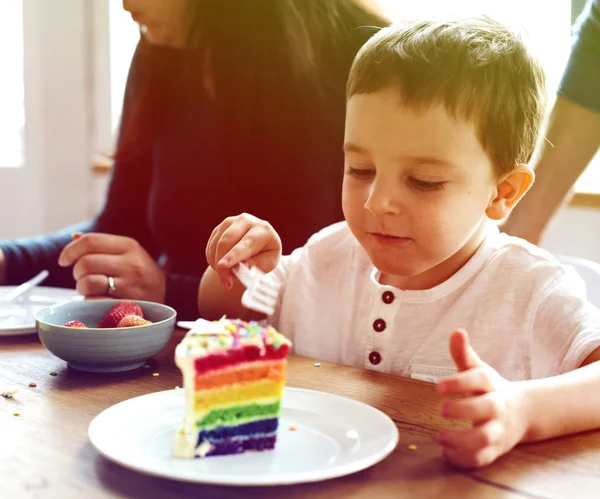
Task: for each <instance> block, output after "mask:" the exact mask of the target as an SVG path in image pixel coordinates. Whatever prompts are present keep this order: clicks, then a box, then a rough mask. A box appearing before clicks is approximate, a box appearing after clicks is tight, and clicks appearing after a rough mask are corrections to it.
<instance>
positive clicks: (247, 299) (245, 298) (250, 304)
mask: <svg viewBox="0 0 600 499" xmlns="http://www.w3.org/2000/svg"><path fill="white" fill-rule="evenodd" d="M246 293H248V292H247V291H246V292H244V294H243V295H242V305H244V306H245V307H247V308H250V309H252V310H256V311H257V312H262V313H263V314H266V315H273V312H274V311H275V309H274V307H272V306H269V305H266V304H262V303H260V302H258V301H256V300H253V299H252V297H251V296H250V295H249V294H246Z"/></svg>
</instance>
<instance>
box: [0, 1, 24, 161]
mask: <svg viewBox="0 0 600 499" xmlns="http://www.w3.org/2000/svg"><path fill="white" fill-rule="evenodd" d="M0 47H4V49H3V50H2V51H0V67H1V68H3V71H2V79H1V81H0V89H1V90H2V91H1V92H0V109H1V110H2V112H0V168H7V167H10V168H14V167H19V166H22V165H23V156H24V153H23V150H24V144H23V136H24V126H25V100H24V83H23V2H22V0H11V1H10V2H2V3H0ZM8 47H10V50H8V49H7V48H8Z"/></svg>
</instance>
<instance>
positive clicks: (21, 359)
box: [0, 331, 600, 499]
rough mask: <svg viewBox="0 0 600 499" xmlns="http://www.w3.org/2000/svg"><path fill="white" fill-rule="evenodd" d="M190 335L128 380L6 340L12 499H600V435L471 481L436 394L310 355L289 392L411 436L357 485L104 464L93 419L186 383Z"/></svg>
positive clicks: (2, 405)
mask: <svg viewBox="0 0 600 499" xmlns="http://www.w3.org/2000/svg"><path fill="white" fill-rule="evenodd" d="M182 335H183V331H176V333H175V335H174V337H173V340H172V341H171V343H170V344H169V345H168V347H167V348H165V349H164V350H163V352H161V354H160V355H158V356H157V357H155V358H154V359H152V360H151V361H150V362H149V364H150V366H151V367H150V368H146V369H143V368H141V369H138V370H136V371H133V372H129V373H119V374H91V373H84V372H78V371H75V370H72V369H69V368H67V367H66V364H65V363H64V362H63V361H61V360H60V359H58V358H56V357H54V356H53V355H51V354H50V353H49V352H47V351H46V350H45V349H44V347H43V346H42V345H41V344H40V343H39V341H38V339H37V336H35V335H31V336H21V337H13V338H4V339H0V390H2V389H4V388H6V387H10V386H20V387H21V389H20V391H19V392H18V393H17V394H16V395H15V397H14V398H12V399H3V398H1V397H0V436H1V441H0V479H1V482H0V497H2V498H6V499H20V498H29V497H32V498H57V499H58V498H61V499H62V498H67V499H68V498H85V499H92V498H106V497H132V498H133V497H143V498H173V497H202V498H203V499H204V498H206V499H210V498H242V497H244V498H247V497H249V498H279V497H281V496H282V494H285V497H286V499H288V498H289V499H292V498H299V497H310V498H320V497H327V498H363V497H365V498H385V497H394V498H399V497H402V498H404V497H414V498H426V497H436V498H437V497H460V498H477V499H480V498H496V497H509V498H513V497H515V498H516V497H556V498H564V497H569V498H575V497H596V498H597V497H600V432H593V433H588V434H585V435H577V436H573V437H569V438H562V439H557V440H554V441H551V442H544V443H540V444H532V445H527V446H521V447H519V448H517V449H515V450H514V451H513V452H511V453H510V454H509V455H508V456H505V457H503V458H502V459H500V460H499V461H497V462H496V463H494V464H493V465H492V466H489V467H488V468H486V469H484V470H480V471H476V472H464V471H460V470H456V469H453V468H452V467H450V466H449V465H447V464H446V463H445V462H444V461H443V460H442V458H441V457H440V456H441V454H440V449H439V447H438V446H437V444H436V443H435V442H434V435H435V434H436V431H437V430H438V429H440V428H441V427H448V426H450V425H451V423H448V422H446V421H444V420H443V419H441V418H440V417H439V415H438V408H439V402H440V401H439V398H438V396H437V395H436V394H435V392H434V390H433V387H432V386H431V385H428V384H426V383H421V382H417V381H411V380H408V379H403V378H397V377H393V376H388V375H382V374H377V373H373V372H369V371H364V370H360V369H354V368H349V367H345V366H339V365H334V364H328V363H326V362H321V366H320V367H315V366H314V362H315V361H314V360H310V359H304V358H299V357H292V358H290V362H289V371H288V372H289V376H288V378H289V379H288V385H289V386H294V387H303V388H312V389H315V390H322V391H326V392H332V393H337V394H340V395H345V396H348V397H351V398H354V399H357V400H360V401H362V402H365V403H367V404H370V405H372V406H374V407H377V408H379V409H381V410H382V411H384V412H385V413H387V414H388V415H389V416H390V417H391V418H392V419H393V420H394V421H395V423H396V424H397V426H398V429H399V431H400V443H399V445H398V447H397V448H396V450H395V451H394V452H393V453H392V455H390V456H389V457H388V458H387V459H385V460H384V461H383V462H381V463H379V464H377V465H375V466H373V467H372V468H370V469H367V470H365V471H362V472H359V473H356V474H354V475H351V476H348V477H343V478H339V479H335V480H330V481H326V482H321V483H314V484H304V485H298V486H287V487H283V488H282V487H256V488H229V487H220V486H219V487H217V486H206V485H196V484H189V483H180V482H176V481H170V480H165V479H161V478H155V477H150V476H145V475H142V474H138V473H135V472H133V471H129V470H127V469H124V468H121V467H120V466H118V465H116V464H113V463H112V462H110V461H108V460H106V459H104V458H103V457H102V456H100V455H99V454H98V452H96V450H95V449H94V447H92V445H91V444H90V443H89V441H88V437H87V429H88V425H89V423H90V421H91V420H92V419H93V418H94V416H96V415H97V414H98V413H99V412H101V411H102V410H104V409H106V408H107V407H110V406H111V405H113V404H115V403H117V402H120V401H122V400H125V399H128V398H131V397H135V396H137V395H142V394H145V393H151V392H154V391H159V390H165V389H171V388H174V387H175V386H176V385H179V384H180V383H181V381H180V379H181V378H180V375H179V371H178V370H177V368H176V367H175V365H174V363H173V352H174V348H175V345H176V344H177V343H178V342H179V341H180V339H181V337H182ZM51 372H55V373H56V376H51V375H50V374H49V373H51ZM152 373H159V376H157V377H155V376H152ZM32 381H33V382H35V383H36V384H37V386H36V387H34V388H33V387H28V384H29V383H30V382H32ZM15 411H18V412H19V413H20V415H19V416H15V415H14V412H15ZM409 445H416V446H417V448H416V450H410V449H409Z"/></svg>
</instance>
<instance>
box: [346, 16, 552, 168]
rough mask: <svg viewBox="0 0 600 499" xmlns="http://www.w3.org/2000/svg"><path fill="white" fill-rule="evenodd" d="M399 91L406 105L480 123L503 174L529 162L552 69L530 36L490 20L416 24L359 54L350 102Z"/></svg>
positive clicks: (385, 32)
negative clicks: (533, 50) (532, 49)
mask: <svg viewBox="0 0 600 499" xmlns="http://www.w3.org/2000/svg"><path fill="white" fill-rule="evenodd" d="M390 87H391V88H397V89H398V92H399V98H400V99H401V103H402V104H403V105H408V106H411V107H415V108H420V109H427V107H429V106H431V105H442V106H443V107H444V108H445V109H446V110H447V112H448V113H449V114H450V115H452V116H454V117H456V118H459V119H463V120H466V121H472V122H474V124H475V126H476V131H477V135H478V139H479V141H480V143H481V145H482V147H483V148H484V150H485V151H486V152H487V154H488V156H489V158H490V160H491V161H492V164H493V165H494V168H495V169H496V172H497V173H498V175H502V174H504V173H506V172H508V171H510V170H511V169H512V168H514V167H515V166H516V165H518V164H521V163H528V162H529V161H530V159H531V156H532V154H533V151H534V149H535V144H536V139H537V135H538V133H539V128H540V125H541V122H542V119H543V115H544V108H545V104H546V100H547V97H546V90H545V76H544V72H543V70H542V68H541V66H540V65H539V63H538V62H537V61H536V60H535V58H534V57H533V56H532V55H531V54H530V53H529V51H528V50H527V47H526V45H525V43H524V42H523V40H522V38H521V37H520V36H519V35H518V34H517V33H515V32H513V31H511V30H509V29H508V28H506V27H505V26H503V25H502V24H500V23H498V22H496V21H493V20H492V19H490V18H487V17H481V18H474V19H453V20H443V21H424V20H418V21H410V22H405V23H402V24H399V25H394V26H392V27H390V28H385V29H382V30H381V31H380V32H379V33H378V34H377V35H375V36H374V37H372V38H371V39H370V40H369V41H368V42H367V43H366V44H365V45H364V46H363V47H362V49H361V50H360V51H359V53H358V54H357V56H356V59H355V60H354V64H353V66H352V69H351V71H350V76H349V80H348V85H347V98H348V99H350V98H351V97H352V96H353V95H355V94H368V93H372V92H377V91H378V90H383V89H386V88H390Z"/></svg>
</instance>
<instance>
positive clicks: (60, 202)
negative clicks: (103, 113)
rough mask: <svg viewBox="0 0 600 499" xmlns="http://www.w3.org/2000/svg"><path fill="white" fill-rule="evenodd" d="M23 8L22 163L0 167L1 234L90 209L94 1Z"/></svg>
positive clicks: (43, 227) (44, 226)
mask: <svg viewBox="0 0 600 499" xmlns="http://www.w3.org/2000/svg"><path fill="white" fill-rule="evenodd" d="M23 7H24V9H23V19H24V82H25V123H26V125H25V164H24V165H23V166H22V167H19V168H10V169H9V168H0V238H14V237H19V236H25V235H31V234H36V233H40V232H46V231H51V230H54V229H57V228H60V227H62V226H65V225H68V224H71V223H73V222H76V221H78V220H82V219H85V218H87V217H88V216H89V213H90V211H91V205H90V201H91V196H90V194H91V191H90V188H91V186H90V184H91V178H90V169H89V167H88V166H89V159H90V157H91V153H92V146H91V142H92V134H93V121H92V113H91V102H92V99H91V97H90V94H91V93H92V92H93V79H92V76H91V75H92V72H91V70H90V69H91V68H89V67H88V64H89V61H90V51H91V47H92V39H91V32H92V29H91V12H90V8H89V4H88V3H87V2H82V1H81V0H52V1H51V2H48V1H45V0H24V3H23ZM9 49H10V47H4V48H3V50H9Z"/></svg>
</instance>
